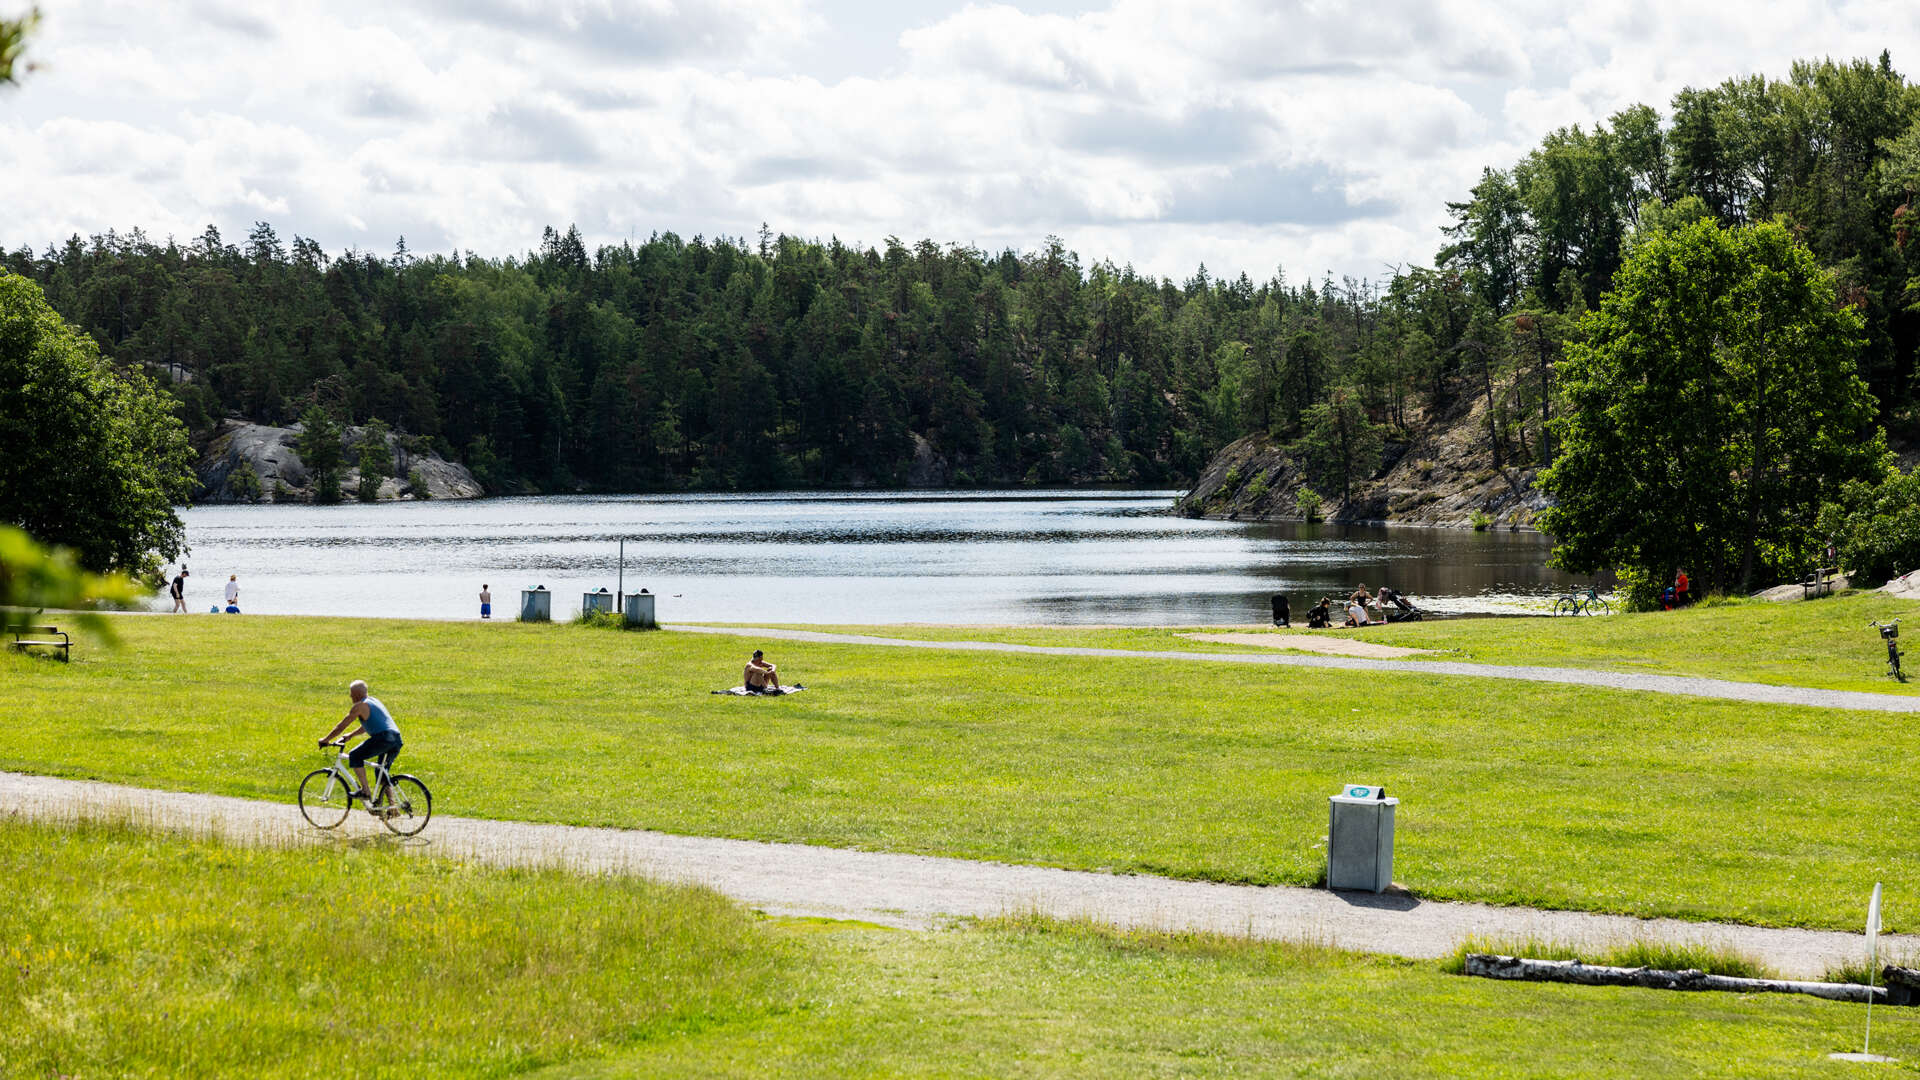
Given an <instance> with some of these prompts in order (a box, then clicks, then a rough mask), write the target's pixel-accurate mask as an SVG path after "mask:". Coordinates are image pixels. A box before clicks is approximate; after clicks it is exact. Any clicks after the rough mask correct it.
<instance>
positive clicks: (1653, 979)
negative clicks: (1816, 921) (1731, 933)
mask: <svg viewBox="0 0 1920 1080" xmlns="http://www.w3.org/2000/svg"><path fill="white" fill-rule="evenodd" d="M1467 974H1469V975H1478V976H1480V977H1481V978H1486V979H1520V980H1525V981H1528V982H1564V983H1580V984H1582V985H1585V986H1640V987H1645V988H1647V989H1649V990H1730V991H1733V992H1734V993H1739V994H1811V995H1813V996H1814V997H1821V998H1827V999H1829V1000H1832V1001H1856V1002H1860V1003H1863V1004H1864V1003H1865V1002H1867V1001H1868V1000H1872V1001H1875V1002H1879V1003H1881V1004H1885V1003H1886V1001H1887V990H1886V987H1884V986H1873V987H1868V986H1863V985H1861V984H1860V983H1828V982H1798V981H1795V980H1792V979H1739V978H1735V977H1733V976H1731V975H1709V974H1707V973H1706V972H1704V971H1696V970H1687V971H1660V970H1658V969H1655V968H1637V967H1634V968H1628V967H1606V966H1603V965H1599V964H1583V963H1581V962H1580V961H1578V960H1529V959H1527V958H1525V957H1521V956H1494V955H1490V954H1488V953H1468V954H1467Z"/></svg>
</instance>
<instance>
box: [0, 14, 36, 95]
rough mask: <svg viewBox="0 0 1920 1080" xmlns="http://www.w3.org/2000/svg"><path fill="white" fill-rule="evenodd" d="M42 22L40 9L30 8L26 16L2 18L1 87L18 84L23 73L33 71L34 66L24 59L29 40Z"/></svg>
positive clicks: (0, 28) (0, 32) (0, 36)
mask: <svg viewBox="0 0 1920 1080" xmlns="http://www.w3.org/2000/svg"><path fill="white" fill-rule="evenodd" d="M39 21H40V9H39V8H37V7H30V8H28V9H27V13H26V14H25V15H21V16H16V17H11V18H0V86H6V85H7V84H9V83H14V82H18V81H19V80H20V73H21V72H22V71H31V70H32V69H33V65H32V64H29V63H27V62H26V61H25V60H23V59H22V54H23V53H25V52H26V48H27V38H28V37H30V36H31V35H32V34H33V31H34V28H35V26H36V25H37V24H38V23H39Z"/></svg>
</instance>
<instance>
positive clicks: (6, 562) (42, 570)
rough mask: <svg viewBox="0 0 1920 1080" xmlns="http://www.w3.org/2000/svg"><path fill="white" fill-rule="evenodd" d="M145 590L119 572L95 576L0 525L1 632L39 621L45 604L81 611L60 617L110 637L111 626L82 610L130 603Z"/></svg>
mask: <svg viewBox="0 0 1920 1080" xmlns="http://www.w3.org/2000/svg"><path fill="white" fill-rule="evenodd" d="M146 595H147V590H145V589H142V588H141V587H140V586H138V585H136V584H134V582H133V580H132V579H130V578H128V577H126V576H125V575H122V574H94V573H90V572H88V571H87V570H85V569H83V568H82V567H81V566H80V565H79V563H78V562H76V561H75V560H74V557H73V553H72V552H70V551H67V550H65V549H64V548H53V549H48V548H45V547H42V546H41V545H39V544H37V543H35V542H34V541H33V538H32V537H30V536H28V535H27V534H26V533H24V532H21V531H20V530H19V529H15V528H12V527H10V526H6V525H0V633H11V632H13V630H15V629H16V628H18V627H21V626H32V625H37V624H39V623H40V622H42V621H43V620H42V619H41V618H40V617H39V615H38V613H39V612H41V611H44V610H46V609H48V608H64V609H70V610H71V609H79V611H78V612H77V613H76V614H73V615H63V616H62V618H63V619H72V620H74V621H76V622H78V623H79V624H81V625H83V626H86V627H87V628H88V629H90V630H93V631H94V632H95V633H98V634H101V635H103V636H105V637H108V638H111V637H112V633H113V628H112V624H111V623H110V622H109V621H107V620H104V619H102V618H100V617H99V616H98V615H95V614H92V613H91V612H90V611H87V610H86V609H89V608H95V607H131V606H133V605H134V604H135V603H136V602H138V601H139V600H140V599H141V598H142V597H144V596H146Z"/></svg>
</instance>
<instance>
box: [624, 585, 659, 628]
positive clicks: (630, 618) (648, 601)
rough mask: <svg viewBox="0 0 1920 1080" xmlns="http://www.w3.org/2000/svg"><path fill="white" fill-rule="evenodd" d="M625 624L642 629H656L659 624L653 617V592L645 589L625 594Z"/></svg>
mask: <svg viewBox="0 0 1920 1080" xmlns="http://www.w3.org/2000/svg"><path fill="white" fill-rule="evenodd" d="M627 626H628V627H629V628H631V627H636V626H637V627H639V628H640V629H642V630H658V629H660V624H659V623H657V622H655V621H654V619H653V594H652V593H650V592H648V591H647V590H645V589H641V590H640V591H639V592H637V593H628V594H627Z"/></svg>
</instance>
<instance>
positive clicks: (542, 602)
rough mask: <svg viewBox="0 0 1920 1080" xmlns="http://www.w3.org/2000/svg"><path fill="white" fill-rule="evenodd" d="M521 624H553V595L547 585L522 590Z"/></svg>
mask: <svg viewBox="0 0 1920 1080" xmlns="http://www.w3.org/2000/svg"><path fill="white" fill-rule="evenodd" d="M520 621H521V622H552V621H553V594H552V593H550V592H548V591H547V587H546V586H545V585H535V586H534V587H533V588H531V589H521V590H520Z"/></svg>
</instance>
